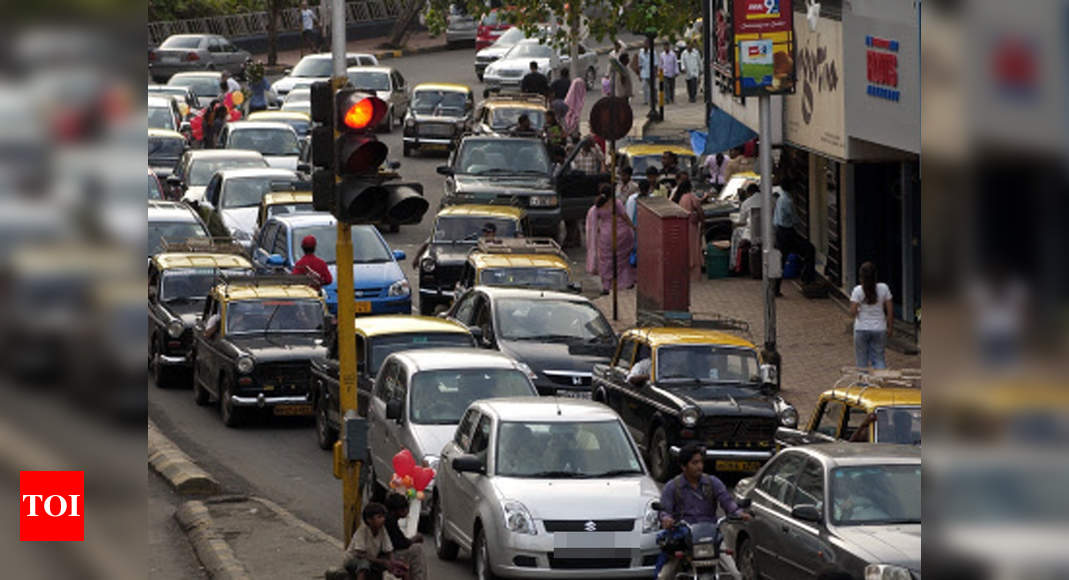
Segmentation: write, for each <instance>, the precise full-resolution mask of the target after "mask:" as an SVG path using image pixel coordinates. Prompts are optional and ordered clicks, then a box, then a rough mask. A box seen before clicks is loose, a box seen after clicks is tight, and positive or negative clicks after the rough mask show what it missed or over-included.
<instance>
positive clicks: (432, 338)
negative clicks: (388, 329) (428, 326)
mask: <svg viewBox="0 0 1069 580" xmlns="http://www.w3.org/2000/svg"><path fill="white" fill-rule="evenodd" d="M370 344H371V352H370V353H369V354H370V360H371V368H370V369H368V373H370V374H371V375H374V374H376V373H378V372H379V367H381V366H382V363H383V361H385V360H386V357H388V356H390V355H391V354H393V353H395V352H397V351H399V350H422V349H425V348H450V347H458V348H463V347H473V346H475V339H473V338H472V337H471V335H470V334H468V333H466V332H418V333H417V332H410V333H405V334H388V335H384V336H376V337H375V338H373V339H371V343H370Z"/></svg>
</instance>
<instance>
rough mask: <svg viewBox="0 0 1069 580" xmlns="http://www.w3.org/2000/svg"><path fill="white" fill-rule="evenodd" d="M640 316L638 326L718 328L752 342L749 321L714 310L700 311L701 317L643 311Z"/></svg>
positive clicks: (687, 314)
mask: <svg viewBox="0 0 1069 580" xmlns="http://www.w3.org/2000/svg"><path fill="white" fill-rule="evenodd" d="M641 318H642V323H640V324H638V326H674V327H679V328H694V329H698V330H719V331H721V332H731V333H735V334H738V335H740V336H742V337H743V338H745V339H747V340H749V341H750V342H753V335H752V334H751V333H750V323H749V322H747V321H745V320H741V319H739V318H731V317H730V316H723V315H721V314H717V313H715V312H708V313H704V312H703V313H701V318H697V317H696V316H694V315H691V314H690V313H677V312H652V311H643V312H642V316H641Z"/></svg>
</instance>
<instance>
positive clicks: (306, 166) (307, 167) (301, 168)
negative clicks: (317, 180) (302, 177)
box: [297, 163, 312, 173]
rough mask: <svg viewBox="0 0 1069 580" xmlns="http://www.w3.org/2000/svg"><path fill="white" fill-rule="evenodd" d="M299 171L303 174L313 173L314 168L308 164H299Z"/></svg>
mask: <svg viewBox="0 0 1069 580" xmlns="http://www.w3.org/2000/svg"><path fill="white" fill-rule="evenodd" d="M297 171H299V172H301V173H311V172H312V166H311V165H309V164H307V163H298V164H297Z"/></svg>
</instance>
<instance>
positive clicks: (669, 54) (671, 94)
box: [661, 42, 679, 104]
mask: <svg viewBox="0 0 1069 580" xmlns="http://www.w3.org/2000/svg"><path fill="white" fill-rule="evenodd" d="M661 71H663V72H664V102H665V104H671V103H675V102H676V76H677V75H679V59H678V58H676V53H675V51H674V50H672V44H671V43H668V42H666V43H664V52H662V53H661Z"/></svg>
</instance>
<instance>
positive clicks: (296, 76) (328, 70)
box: [271, 52, 379, 97]
mask: <svg viewBox="0 0 1069 580" xmlns="http://www.w3.org/2000/svg"><path fill="white" fill-rule="evenodd" d="M378 64H379V59H377V58H375V55H373V54H366V53H362V52H348V53H346V54H345V66H346V67H350V66H376V65H378ZM333 67H334V64H333V60H331V54H330V53H329V52H324V53H320V54H309V55H305V56H304V57H302V58H301V60H299V61H298V62H297V66H295V67H293V68H292V69H286V70H284V71H282V74H283V75H284V76H283V77H282V78H280V79H278V80H277V81H275V82H274V83H272V84H271V90H272V91H274V92H275V94H277V95H278V96H279V97H285V96H286V95H288V94H289V92H290V91H292V90H293V89H294V88H295V87H296V85H297V84H301V85H304V86H308V85H310V84H311V83H314V82H317V81H326V80H330V77H331V76H333V74H334V68H333Z"/></svg>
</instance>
